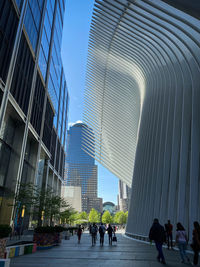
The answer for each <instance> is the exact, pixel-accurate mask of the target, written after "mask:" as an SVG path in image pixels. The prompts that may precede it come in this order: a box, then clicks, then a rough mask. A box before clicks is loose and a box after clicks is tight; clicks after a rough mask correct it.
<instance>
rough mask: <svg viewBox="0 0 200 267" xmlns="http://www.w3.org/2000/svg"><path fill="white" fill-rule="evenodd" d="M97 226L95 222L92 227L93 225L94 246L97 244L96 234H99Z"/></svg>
mask: <svg viewBox="0 0 200 267" xmlns="http://www.w3.org/2000/svg"><path fill="white" fill-rule="evenodd" d="M97 229H98V228H97V226H96V224H95V223H93V225H92V227H91V235H92V246H94V245H95V244H96V236H97V231H98V230H97Z"/></svg>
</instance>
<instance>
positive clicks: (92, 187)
mask: <svg viewBox="0 0 200 267" xmlns="http://www.w3.org/2000/svg"><path fill="white" fill-rule="evenodd" d="M85 128H86V129H87V131H88V133H89V134H90V135H91V137H92V136H93V133H92V131H91V130H90V129H89V128H88V127H87V125H86V124H83V123H81V122H78V123H75V124H74V125H73V126H71V127H70V129H69V130H68V138H67V157H66V176H65V178H66V183H65V185H67V186H79V187H81V199H82V211H86V212H89V211H90V209H91V208H93V207H94V206H95V207H96V202H97V165H95V160H94V158H93V157H92V156H90V155H89V154H87V153H86V152H85V151H84V147H83V144H82V142H83V129H85ZM93 142H94V140H93ZM87 146H88V148H90V149H91V153H93V152H92V150H93V143H92V142H91V143H88V144H87Z"/></svg>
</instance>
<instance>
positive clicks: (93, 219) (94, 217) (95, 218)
mask: <svg viewBox="0 0 200 267" xmlns="http://www.w3.org/2000/svg"><path fill="white" fill-rule="evenodd" d="M89 222H90V223H98V222H100V216H99V213H98V212H97V211H96V210H95V209H91V211H90V213H89Z"/></svg>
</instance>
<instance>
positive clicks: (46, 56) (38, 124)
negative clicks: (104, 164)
mask: <svg viewBox="0 0 200 267" xmlns="http://www.w3.org/2000/svg"><path fill="white" fill-rule="evenodd" d="M64 10H65V1H63V0H48V1H46V0H35V1H32V0H16V1H15V0H14V1H11V0H1V1H0V101H1V102H0V104H1V106H0V223H12V219H14V214H13V208H12V206H8V202H9V204H10V199H9V198H8V196H9V193H10V191H12V192H15V193H17V192H18V190H19V188H20V184H21V183H25V184H27V183H33V184H36V185H38V186H40V187H43V188H45V187H50V188H52V189H53V191H54V193H55V194H60V191H61V183H62V181H63V176H64V161H65V148H66V134H65V133H66V127H67V109H68V90H67V85H66V81H65V75H64V71H63V66H62V60H61V54H60V52H61V51H60V49H61V40H62V28H63V16H64ZM11 202H12V200H11Z"/></svg>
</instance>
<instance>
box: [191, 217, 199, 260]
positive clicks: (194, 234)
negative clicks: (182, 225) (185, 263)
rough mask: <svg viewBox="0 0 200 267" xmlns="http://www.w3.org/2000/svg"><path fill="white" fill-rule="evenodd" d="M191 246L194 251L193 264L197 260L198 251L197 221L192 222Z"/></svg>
mask: <svg viewBox="0 0 200 267" xmlns="http://www.w3.org/2000/svg"><path fill="white" fill-rule="evenodd" d="M191 247H192V249H193V251H194V259H193V264H194V265H197V264H198V260H199V251H200V226H199V223H198V222H197V221H195V222H194V230H193V232H192V244H191Z"/></svg>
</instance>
